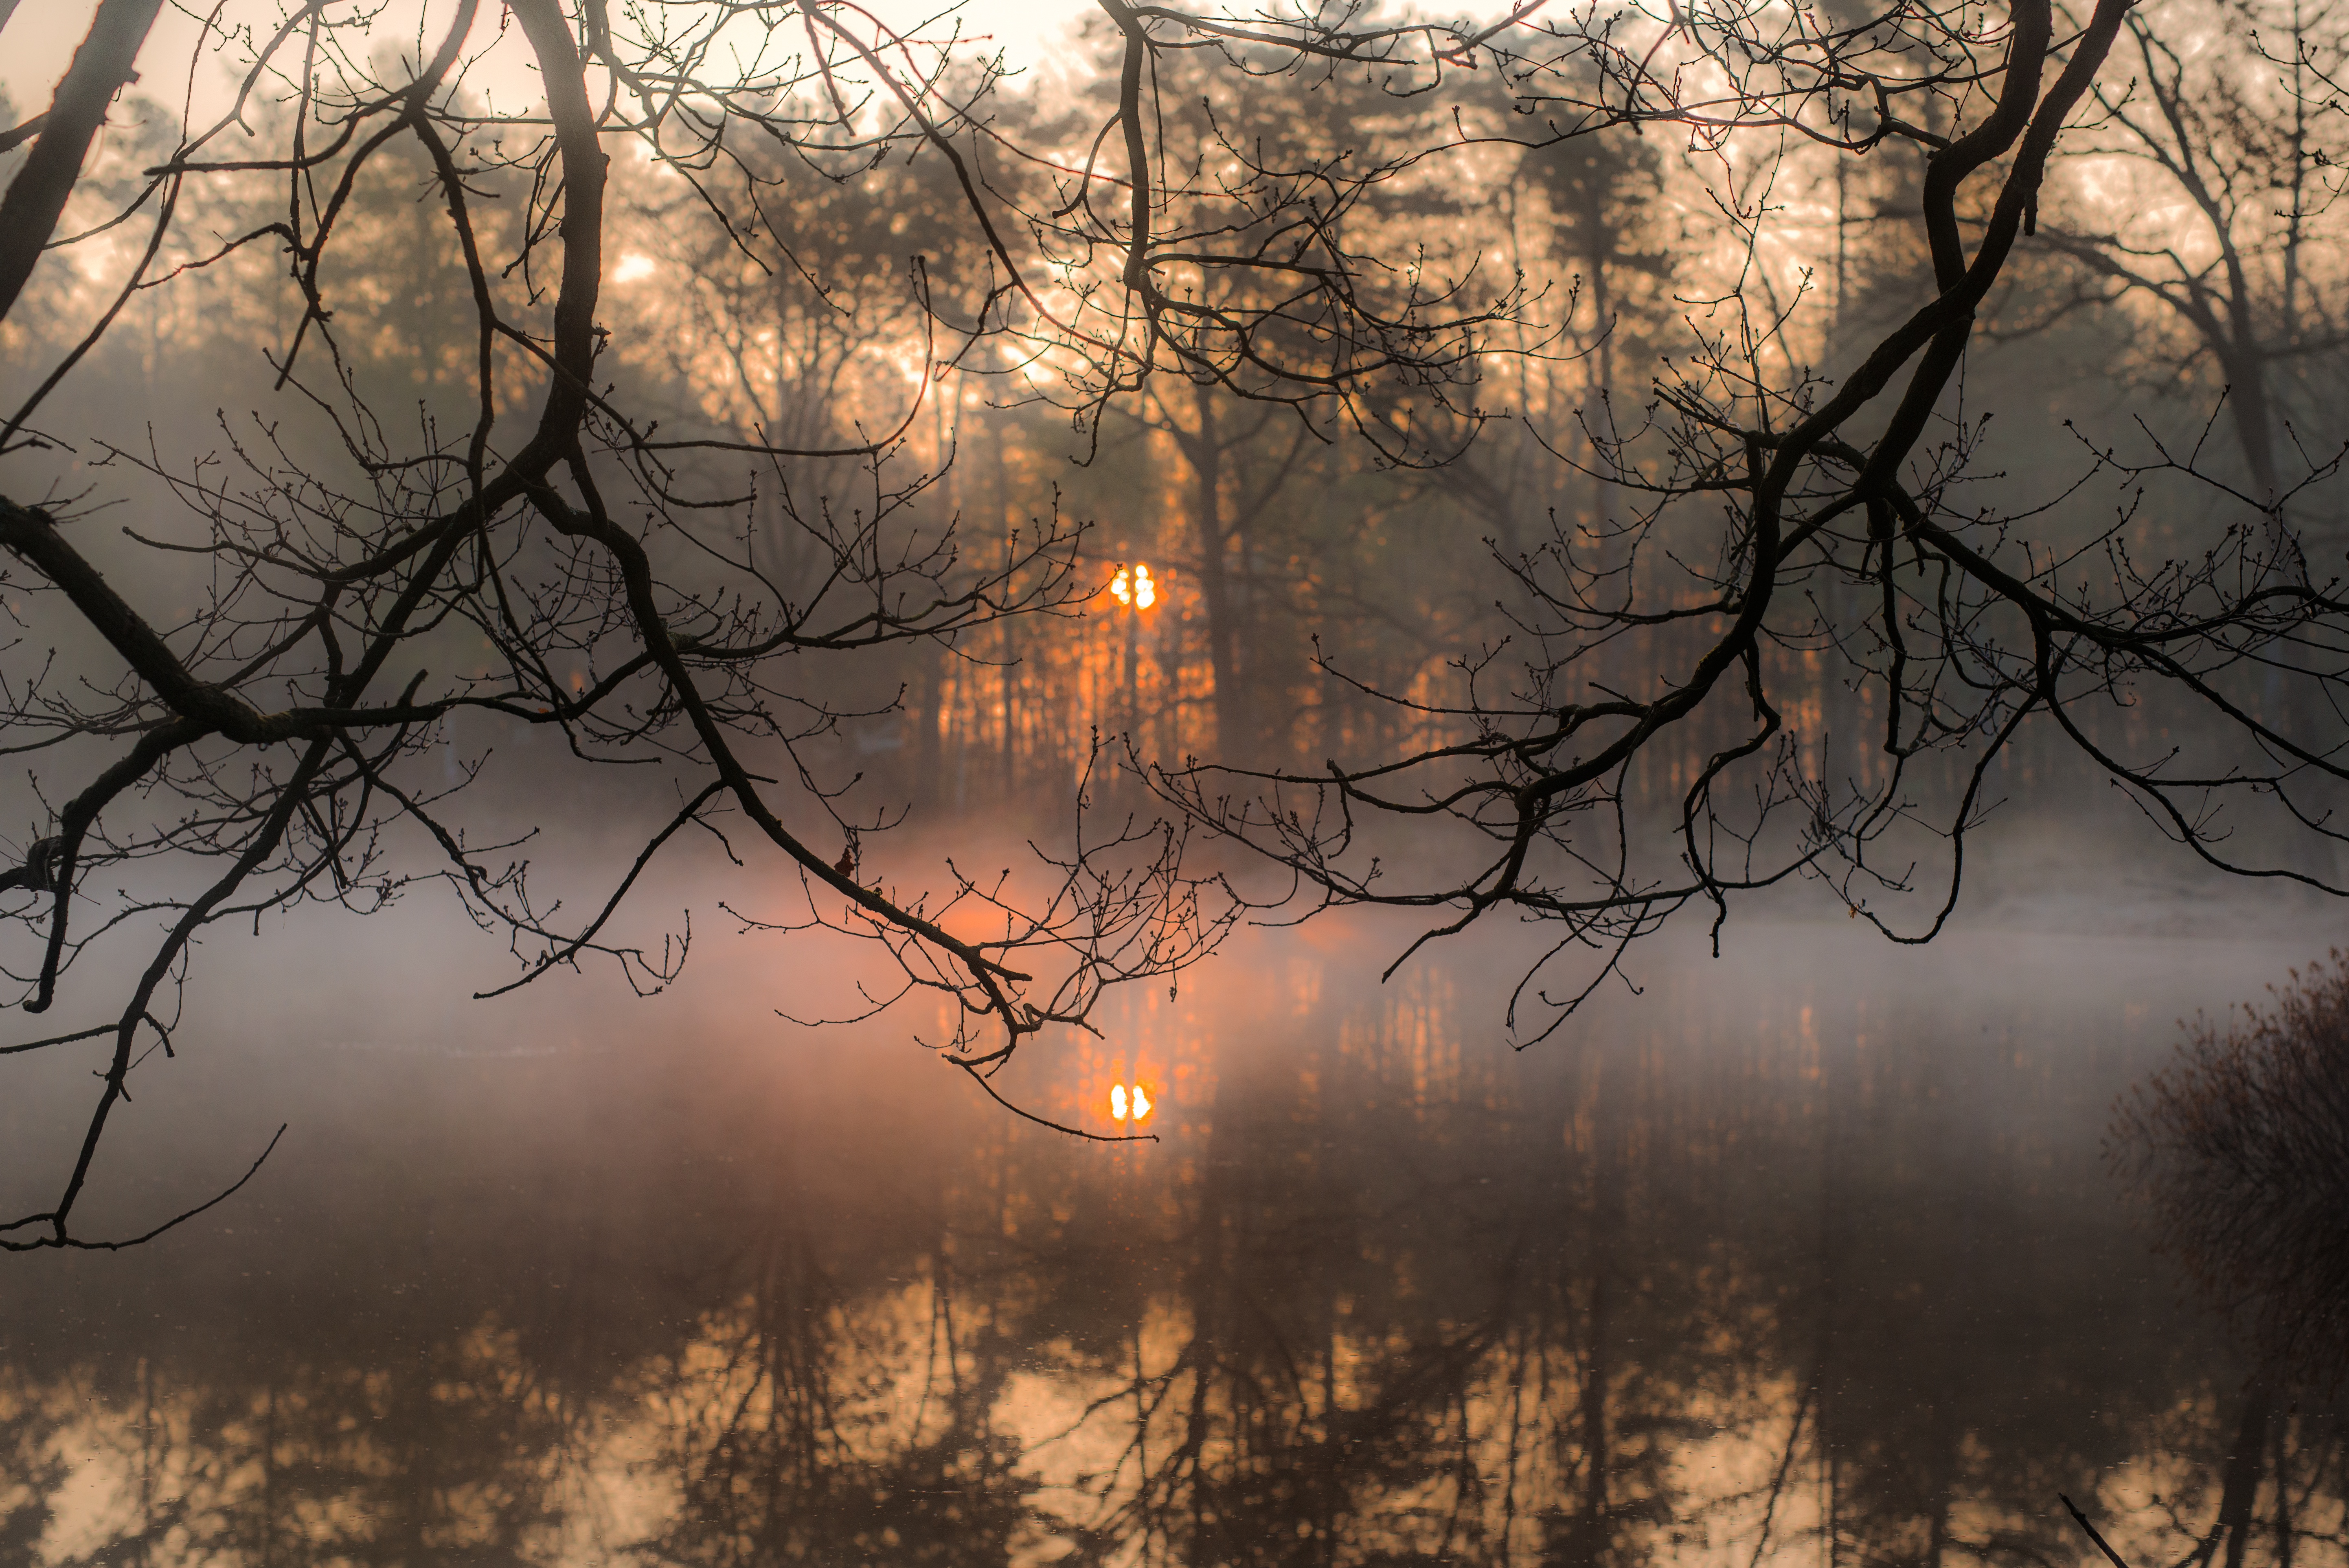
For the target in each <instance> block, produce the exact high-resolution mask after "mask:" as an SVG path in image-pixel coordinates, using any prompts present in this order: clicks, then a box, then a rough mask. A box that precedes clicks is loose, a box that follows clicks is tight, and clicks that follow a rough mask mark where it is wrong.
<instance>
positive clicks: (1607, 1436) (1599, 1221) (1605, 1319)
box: [1563, 1064, 1624, 1568]
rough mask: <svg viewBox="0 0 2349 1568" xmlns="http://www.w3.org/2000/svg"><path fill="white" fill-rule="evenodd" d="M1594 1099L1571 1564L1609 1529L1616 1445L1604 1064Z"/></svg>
mask: <svg viewBox="0 0 2349 1568" xmlns="http://www.w3.org/2000/svg"><path fill="white" fill-rule="evenodd" d="M1598 1078H1599V1082H1598V1084H1597V1085H1596V1086H1595V1088H1594V1091H1593V1094H1592V1097H1591V1098H1592V1101H1593V1106H1594V1110H1595V1114H1594V1115H1593V1117H1592V1119H1591V1140H1592V1145H1593V1147H1592V1150H1591V1164H1590V1228H1589V1232H1588V1253H1587V1254H1586V1256H1587V1258H1588V1263H1587V1264H1586V1268H1587V1272H1588V1278H1589V1282H1590V1296H1589V1304H1590V1305H1589V1311H1588V1316H1587V1318H1586V1319H1585V1333H1586V1338H1585V1341H1584V1356H1583V1365H1582V1390H1581V1398H1580V1400H1579V1408H1578V1411H1577V1421H1576V1425H1577V1426H1578V1429H1579V1433H1578V1435H1579V1437H1580V1439H1581V1443H1582V1464H1583V1470H1582V1497H1581V1500H1580V1506H1579V1507H1578V1509H1577V1510H1576V1512H1575V1516H1574V1518H1573V1520H1572V1521H1571V1522H1570V1523H1569V1524H1568V1531H1567V1538H1566V1551H1565V1553H1564V1557H1563V1561H1564V1562H1565V1563H1568V1564H1570V1565H1571V1568H1599V1565H1600V1564H1601V1563H1604V1562H1605V1561H1606V1558H1607V1554H1608V1546H1609V1540H1610V1538H1611V1535H1612V1528H1611V1526H1612V1521H1611V1520H1610V1518H1609V1514H1610V1512H1611V1511H1612V1508H1613V1499H1612V1497H1611V1495H1610V1482H1611V1481H1612V1480H1613V1474H1612V1471H1613V1468H1614V1446H1613V1443H1612V1440H1611V1439H1612V1434H1611V1432H1610V1430H1609V1410H1608V1400H1607V1395H1608V1383H1609V1377H1610V1375H1611V1373H1612V1371H1613V1362H1612V1359H1611V1357H1610V1356H1609V1348H1610V1347H1609V1340H1608V1336H1609V1333H1610V1331H1611V1329H1612V1327H1613V1318H1614V1276H1615V1270H1616V1268H1617V1266H1618V1259H1617V1256H1616V1253H1617V1249H1618V1248H1619V1246H1620V1245H1621V1243H1622V1237H1623V1230H1624V1226H1623V1172H1622V1169H1621V1166H1622V1160H1621V1138H1620V1135H1619V1130H1618V1129H1617V1128H1616V1126H1615V1124H1614V1119H1615V1114H1616V1113H1615V1111H1614V1109H1613V1108H1611V1107H1610V1106H1609V1104H1608V1102H1607V1096H1606V1084H1607V1068H1606V1067H1605V1066H1604V1065H1603V1064H1602V1065H1601V1066H1600V1067H1599V1071H1598Z"/></svg>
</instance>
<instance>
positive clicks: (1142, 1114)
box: [1109, 1083, 1151, 1121]
mask: <svg viewBox="0 0 2349 1568" xmlns="http://www.w3.org/2000/svg"><path fill="white" fill-rule="evenodd" d="M1150 1111H1151V1104H1150V1093H1149V1091H1148V1090H1147V1089H1145V1088H1143V1087H1142V1086H1141V1085H1140V1084H1135V1085H1134V1086H1133V1095H1132V1097H1131V1098H1129V1097H1128V1096H1127V1093H1126V1088H1125V1086H1124V1085H1123V1084H1122V1083H1121V1084H1112V1085H1111V1086H1110V1091H1109V1114H1110V1119H1112V1121H1123V1120H1124V1119H1126V1118H1127V1117H1128V1116H1131V1117H1132V1118H1133V1119H1134V1120H1136V1121H1142V1120H1144V1119H1147V1118H1148V1117H1149V1115H1150Z"/></svg>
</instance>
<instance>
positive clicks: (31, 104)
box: [0, 0, 1092, 115]
mask: <svg viewBox="0 0 2349 1568" xmlns="http://www.w3.org/2000/svg"><path fill="white" fill-rule="evenodd" d="M427 3H428V4H429V5H432V8H433V9H435V10H438V11H442V12H446V11H447V10H448V9H449V6H448V5H447V0H427ZM945 3H946V0H934V3H916V0H866V8H867V9H869V10H871V11H872V12H873V13H874V15H878V16H880V17H882V18H883V19H884V20H886V21H889V22H892V23H895V24H898V25H900V26H905V25H916V24H920V23H924V22H926V21H928V20H930V19H931V18H932V17H934V16H935V15H938V14H939V13H940V11H941V10H942V8H943V6H944V5H945ZM97 8H98V0H23V3H22V4H20V5H17V7H16V15H14V16H13V17H12V18H11V19H10V20H9V22H8V24H7V26H6V29H5V35H0V85H5V87H6V88H7V92H8V97H9V99H10V101H11V103H12V104H13V105H14V106H15V107H16V109H17V110H18V111H19V113H20V115H21V114H28V113H31V112H33V111H34V110H35V109H36V108H46V107H47V104H48V101H49V97H50V95H51V93H52V92H54V91H55V90H56V87H57V78H58V77H61V76H63V75H64V74H65V68H66V65H67V61H69V60H70V59H71V58H72V57H73V51H74V46H75V45H77V44H78V43H79V42H80V41H81V38H82V36H83V34H85V33H86V32H87V31H88V28H89V19H90V16H91V14H92V13H93V12H95V11H96V10H97ZM192 9H193V8H192V7H191V5H189V4H188V3H187V0H166V3H165V6H164V14H163V15H162V16H161V18H160V19H159V20H158V21H157V23H156V25H155V30H154V31H153V32H152V33H150V35H149V36H148V40H147V46H146V48H145V49H144V50H143V51H141V53H140V62H139V63H140V70H141V71H142V72H143V73H146V79H145V80H143V81H142V82H141V83H140V86H141V87H142V88H144V89H146V90H148V91H150V92H153V93H155V95H156V96H158V97H164V96H166V91H165V89H166V88H167V87H168V88H170V96H173V97H176V96H177V90H178V88H179V86H180V81H181V77H180V73H181V72H183V71H184V70H185V69H186V68H187V62H188V45H189V43H190V41H191V40H192V39H193V38H194V37H195V36H196V34H197V24H196V22H195V20H194V19H193V15H191V10H192ZM204 9H210V7H204ZM228 9H229V10H230V11H231V12H232V13H242V14H245V15H253V16H254V17H255V18H256V19H262V20H266V21H271V22H274V20H275V18H276V16H277V15H278V7H277V5H274V4H273V3H272V0H229V4H228ZM499 9H500V7H499V5H497V4H496V0H490V3H489V4H485V5H482V6H481V17H482V20H481V22H479V23H477V24H476V28H477V31H478V30H481V29H485V28H490V27H494V26H496V18H497V14H498V11H499ZM1090 10H1092V0H966V3H965V4H964V5H962V6H961V7H960V14H961V16H962V17H963V31H964V34H965V36H971V35H976V34H986V35H988V36H992V37H993V38H994V39H995V40H996V42H997V43H998V45H999V46H1000V47H1001V48H1002V49H1003V50H1004V51H1005V53H1006V55H1007V56H1008V57H1009V63H1010V64H1011V65H1012V66H1013V67H1015V68H1025V67H1031V66H1036V65H1039V64H1049V63H1050V61H1051V60H1052V59H1053V58H1054V57H1056V55H1057V54H1058V52H1059V50H1060V46H1061V44H1062V42H1063V40H1064V39H1065V38H1066V36H1067V34H1068V32H1069V29H1070V28H1071V26H1074V25H1075V24H1076V22H1077V21H1078V20H1079V19H1081V17H1082V16H1083V15H1084V14H1085V13H1086V12H1088V11H1090ZM415 12H416V0H394V4H393V5H390V6H388V8H387V15H386V18H385V21H384V22H383V24H382V26H383V28H384V30H385V32H386V33H387V35H388V36H399V35H400V34H403V33H410V32H412V31H413V26H414V22H413V18H414V15H415ZM926 30H927V29H926ZM159 70H160V71H165V72H168V73H169V75H168V76H166V77H157V76H156V75H155V74H154V73H155V72H157V71H159ZM206 85H209V84H205V83H202V82H200V83H199V84H198V88H199V92H200V94H201V92H202V88H204V87H205V86H206ZM492 85H493V86H494V85H495V84H494V83H493V84H492ZM501 96H502V95H501ZM533 96H535V95H533Z"/></svg>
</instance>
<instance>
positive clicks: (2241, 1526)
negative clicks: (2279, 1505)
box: [2198, 1376, 2273, 1568]
mask: <svg viewBox="0 0 2349 1568" xmlns="http://www.w3.org/2000/svg"><path fill="white" fill-rule="evenodd" d="M2272 1402H2273V1401H2272V1400H2271V1398H2270V1393H2269V1387H2268V1381H2267V1379H2266V1378H2265V1377H2257V1376H2255V1377H2253V1378H2252V1379H2251V1387H2248V1388H2246V1389H2245V1390H2244V1391H2243V1424H2242V1426H2241V1428H2240V1429H2239V1430H2238V1431H2237V1432H2236V1433H2235V1446H2234V1449H2233V1451H2231V1452H2230V1453H2229V1454H2228V1455H2227V1479H2226V1484H2225V1486H2224V1488H2223V1489H2222V1490H2221V1491H2220V1493H2219V1522H2218V1524H2217V1525H2216V1526H2214V1527H2213V1528H2212V1530H2211V1532H2210V1535H2209V1539H2208V1540H2206V1541H2205V1542H2203V1543H2202V1550H2201V1552H2200V1553H2198V1556H2199V1558H2200V1560H2201V1561H2202V1562H2204V1563H2209V1561H2210V1554H2211V1553H2212V1552H2213V1551H2215V1550H2216V1549H2217V1547H2218V1544H2219V1540H2220V1537H2221V1536H2224V1537H2225V1538H2226V1542H2227V1568H2243V1550H2244V1548H2245V1547H2246V1546H2247V1545H2248V1544H2250V1542H2251V1504H2252V1502H2253V1501H2255V1500H2256V1499H2257V1498H2258V1496H2259V1491H2260V1466H2261V1460H2263V1459H2264V1458H2265V1457H2266V1455H2267V1446H2268V1409H2269V1407H2270V1405H2271V1403H2272Z"/></svg>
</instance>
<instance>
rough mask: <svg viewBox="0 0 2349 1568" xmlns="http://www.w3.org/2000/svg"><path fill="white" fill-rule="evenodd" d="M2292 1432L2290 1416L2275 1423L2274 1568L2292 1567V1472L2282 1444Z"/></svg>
mask: <svg viewBox="0 0 2349 1568" xmlns="http://www.w3.org/2000/svg"><path fill="white" fill-rule="evenodd" d="M2291 1434H2292V1418H2291V1416H2290V1415H2286V1416H2285V1417H2284V1418H2282V1420H2280V1421H2278V1422H2276V1423H2275V1492H2276V1520H2275V1537H2276V1568H2292V1472H2291V1471H2290V1470H2288V1469H2287V1468H2286V1467H2285V1453H2284V1444H2285V1441H2286V1439H2289V1438H2290V1436H2291Z"/></svg>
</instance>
